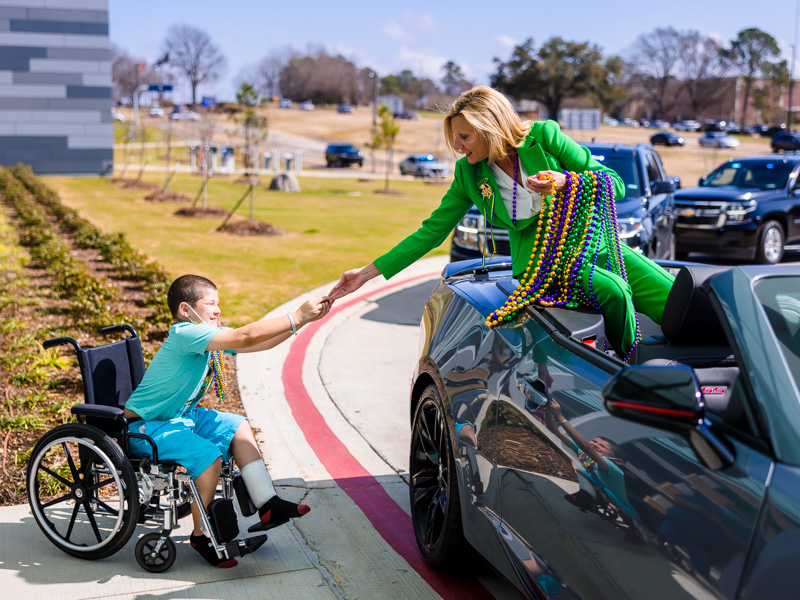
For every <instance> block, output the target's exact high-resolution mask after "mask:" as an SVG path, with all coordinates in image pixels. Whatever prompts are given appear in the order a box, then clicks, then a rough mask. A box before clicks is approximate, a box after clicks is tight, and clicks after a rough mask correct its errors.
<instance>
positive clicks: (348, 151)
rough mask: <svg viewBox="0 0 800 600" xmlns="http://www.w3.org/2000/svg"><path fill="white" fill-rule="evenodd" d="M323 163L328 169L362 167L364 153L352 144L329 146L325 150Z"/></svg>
mask: <svg viewBox="0 0 800 600" xmlns="http://www.w3.org/2000/svg"><path fill="white" fill-rule="evenodd" d="M325 162H326V164H327V166H328V167H349V166H350V165H358V166H359V167H363V166H364V153H363V152H362V151H361V150H359V149H358V148H356V147H355V146H354V145H353V144H330V145H329V146H328V147H327V148H325Z"/></svg>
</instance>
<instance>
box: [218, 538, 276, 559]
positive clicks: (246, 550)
mask: <svg viewBox="0 0 800 600" xmlns="http://www.w3.org/2000/svg"><path fill="white" fill-rule="evenodd" d="M266 541H267V536H266V534H264V535H257V536H254V537H249V538H247V539H245V540H239V541H238V542H229V543H227V544H225V551H226V552H227V553H228V556H231V557H232V556H245V555H246V554H250V553H252V552H255V551H256V550H258V549H259V548H261V546H263V545H264V542H266Z"/></svg>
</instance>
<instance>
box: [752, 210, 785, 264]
mask: <svg viewBox="0 0 800 600" xmlns="http://www.w3.org/2000/svg"><path fill="white" fill-rule="evenodd" d="M784 241H785V238H784V236H783V227H781V224H780V223H778V222H777V221H767V222H766V223H765V224H764V226H763V227H762V228H761V233H760V235H759V236H758V247H757V248H756V262H758V263H760V264H762V265H776V264H778V263H779V262H781V259H782V258H783V244H784Z"/></svg>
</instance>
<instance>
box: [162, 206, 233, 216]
mask: <svg viewBox="0 0 800 600" xmlns="http://www.w3.org/2000/svg"><path fill="white" fill-rule="evenodd" d="M228 212H229V211H227V210H225V209H224V208H222V207H220V206H206V207H202V206H196V207H194V208H192V207H191V206H189V207H187V208H181V209H179V210H176V211H175V216H176V217H190V218H202V217H227V216H228Z"/></svg>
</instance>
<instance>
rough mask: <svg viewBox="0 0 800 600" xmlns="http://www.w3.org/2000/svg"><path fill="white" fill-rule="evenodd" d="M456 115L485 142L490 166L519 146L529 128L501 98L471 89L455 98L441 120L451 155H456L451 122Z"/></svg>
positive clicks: (485, 90)
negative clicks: (465, 121) (461, 117)
mask: <svg viewBox="0 0 800 600" xmlns="http://www.w3.org/2000/svg"><path fill="white" fill-rule="evenodd" d="M458 115H461V116H463V117H464V118H465V119H466V120H467V123H469V124H470V125H472V127H474V128H475V131H476V132H477V133H478V135H479V136H480V137H481V138H482V139H483V140H484V141H485V142H486V145H487V146H488V148H489V162H490V163H493V162H497V161H498V160H501V159H502V158H504V157H505V156H506V155H507V154H508V151H509V150H510V149H511V148H512V147H513V148H518V147H519V146H520V145H522V141H523V140H524V139H525V136H527V135H528V129H529V128H530V124H531V122H530V121H523V120H522V119H520V117H519V115H518V114H517V111H515V110H514V107H513V106H512V105H511V102H509V100H508V98H506V97H505V96H503V94H501V93H500V92H498V91H497V90H495V89H494V88H490V87H488V86H485V85H478V86H475V87H474V88H472V89H470V90H467V91H466V92H464V93H462V94H461V95H460V96H459V97H458V98H456V100H455V102H453V104H451V105H450V110H448V111H447V115H445V118H444V137H445V142H446V143H447V147H448V148H450V151H451V152H452V153H453V154H457V153H456V149H455V145H454V142H453V125H452V120H453V117H456V116H458Z"/></svg>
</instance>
